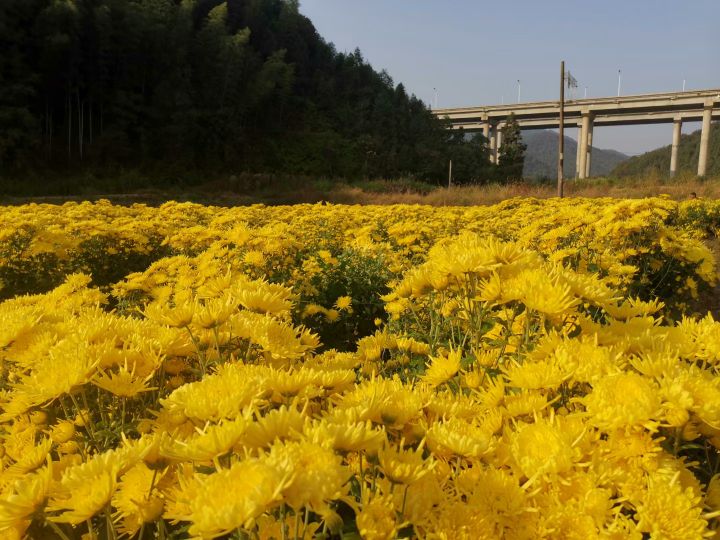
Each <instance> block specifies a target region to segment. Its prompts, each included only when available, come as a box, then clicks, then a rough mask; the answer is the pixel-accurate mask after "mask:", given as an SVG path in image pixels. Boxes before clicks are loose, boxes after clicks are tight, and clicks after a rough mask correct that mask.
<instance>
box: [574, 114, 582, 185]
mask: <svg viewBox="0 0 720 540" xmlns="http://www.w3.org/2000/svg"><path fill="white" fill-rule="evenodd" d="M581 139H582V124H578V127H577V155H576V156H575V180H577V179H578V178H580V150H581V149H582V145H581V144H580V140H581Z"/></svg>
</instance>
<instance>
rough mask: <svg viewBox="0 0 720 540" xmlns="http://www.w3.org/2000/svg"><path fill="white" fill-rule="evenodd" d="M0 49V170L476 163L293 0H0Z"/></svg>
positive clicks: (481, 161)
mask: <svg viewBox="0 0 720 540" xmlns="http://www.w3.org/2000/svg"><path fill="white" fill-rule="evenodd" d="M0 50H1V51H2V54H0V160H2V164H3V168H2V171H1V172H0V174H3V175H9V174H12V175H15V176H18V175H22V174H23V172H24V171H28V170H35V171H37V170H41V171H42V170H47V171H52V172H57V171H83V170H97V169H98V168H109V167H121V168H123V169H133V168H143V169H145V170H155V171H158V170H162V171H171V172H172V171H176V172H177V174H178V175H182V174H185V173H187V172H188V171H202V172H207V173H208V174H210V173H212V172H213V171H233V172H234V171H239V172H245V171H249V172H263V173H292V174H306V175H324V176H328V177H345V178H352V177H370V178H372V177H388V178H394V177H399V176H403V175H412V176H415V177H416V178H419V179H423V180H430V181H435V180H439V179H442V178H445V179H446V178H447V172H446V171H447V167H448V160H449V159H453V161H454V164H455V167H454V170H455V177H456V180H457V181H459V182H466V181H470V180H481V179H482V177H483V175H484V174H485V173H486V172H487V170H489V169H488V168H489V165H488V163H487V158H486V153H484V152H483V145H482V140H481V139H479V138H474V139H472V140H470V139H467V140H466V138H465V137H463V136H462V134H460V133H456V134H451V133H449V132H447V131H446V130H445V129H444V128H443V124H442V123H441V122H440V121H438V120H436V119H435V118H434V117H433V115H432V114H431V113H430V111H429V110H428V109H427V108H426V106H425V105H424V104H423V103H422V102H421V101H420V100H419V99H417V98H416V97H414V96H412V95H408V93H407V92H406V90H405V89H404V87H403V86H402V84H398V85H396V84H395V83H394V82H393V80H392V79H391V77H390V76H389V75H388V74H387V73H385V72H377V71H375V70H374V69H373V68H372V67H371V66H370V65H369V63H368V62H367V61H365V60H364V59H363V57H362V55H361V53H360V51H355V52H354V53H352V54H345V53H339V52H337V51H336V50H335V49H334V47H333V46H332V45H331V44H329V43H327V42H326V41H324V40H323V39H322V37H320V36H319V35H318V33H317V31H316V30H315V28H314V27H313V25H312V23H311V22H310V20H309V19H307V18H306V17H304V16H303V15H302V14H300V13H299V11H298V2H297V1H293V0H227V1H224V0H2V2H0ZM484 171H485V172H484Z"/></svg>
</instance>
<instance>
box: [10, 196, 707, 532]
mask: <svg viewBox="0 0 720 540" xmlns="http://www.w3.org/2000/svg"><path fill="white" fill-rule="evenodd" d="M718 234H720V201H718V202H716V201H707V200H693V201H688V202H683V203H677V202H673V201H670V200H667V199H664V198H654V199H642V200H617V199H564V200H557V199H549V200H543V201H541V200H535V199H512V200H509V201H505V202H503V203H501V204H498V205H496V206H491V207H469V208H461V207H444V208H432V207H428V206H401V205H399V206H386V207H381V206H333V205H298V206H286V207H265V206H261V205H257V206H250V207H238V208H218V207H209V206H201V205H195V204H190V203H183V204H179V203H167V204H165V205H163V206H161V207H159V208H152V207H147V206H144V205H134V206H130V207H122V206H113V205H111V204H110V203H108V202H104V201H100V202H98V203H81V204H77V203H67V204H65V205H62V206H52V205H36V204H31V205H24V206H16V207H2V208H0V281H1V282H2V289H0V296H2V298H3V300H2V303H0V347H1V351H2V352H1V353H0V372H1V374H2V377H1V379H0V538H1V539H5V538H8V539H21V538H31V539H40V538H43V539H44V538H48V539H60V540H74V539H83V540H89V539H92V538H98V539H105V538H129V537H132V538H140V539H145V540H147V539H167V540H170V539H182V538H200V539H211V538H236V539H239V538H242V539H271V538H274V539H278V540H280V539H283V540H284V539H297V538H328V539H329V538H341V537H342V538H345V539H357V538H363V539H385V538H396V537H401V538H421V539H442V540H454V539H472V540H475V539H484V538H487V539H495V538H503V537H504V538H511V539H515V538H519V539H535V538H578V539H588V538H608V539H610V538H617V539H621V538H633V539H638V540H640V539H643V538H653V539H675V538H677V539H691V538H702V537H714V536H715V530H716V529H717V528H718V525H719V523H718V518H720V474H719V473H720V456H719V455H718V449H720V377H719V376H718V369H719V368H720V322H716V321H715V320H714V318H713V316H712V314H708V313H707V309H706V308H705V307H704V306H706V305H707V302H706V300H707V299H708V298H709V297H710V295H712V294H714V290H715V287H716V285H717V277H718V275H717V268H716V264H715V258H714V255H713V253H712V251H711V250H710V249H709V248H708V245H709V241H714V240H715V238H716V237H717V236H718Z"/></svg>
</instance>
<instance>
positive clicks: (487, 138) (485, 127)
mask: <svg viewBox="0 0 720 540" xmlns="http://www.w3.org/2000/svg"><path fill="white" fill-rule="evenodd" d="M482 134H483V137H484V138H485V143H486V144H487V145H488V147H489V145H490V122H488V120H487V118H483V124H482Z"/></svg>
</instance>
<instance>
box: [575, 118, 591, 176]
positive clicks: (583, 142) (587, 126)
mask: <svg viewBox="0 0 720 540" xmlns="http://www.w3.org/2000/svg"><path fill="white" fill-rule="evenodd" d="M592 123H593V118H592V114H591V113H589V112H583V114H582V124H581V130H580V166H579V167H578V169H579V170H580V174H579V175H578V178H579V179H580V180H584V179H585V178H587V172H588V142H590V140H591V137H592V135H591V129H592Z"/></svg>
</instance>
